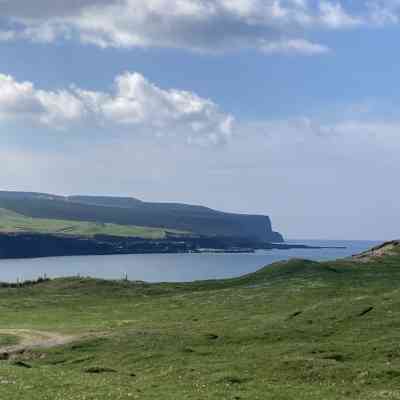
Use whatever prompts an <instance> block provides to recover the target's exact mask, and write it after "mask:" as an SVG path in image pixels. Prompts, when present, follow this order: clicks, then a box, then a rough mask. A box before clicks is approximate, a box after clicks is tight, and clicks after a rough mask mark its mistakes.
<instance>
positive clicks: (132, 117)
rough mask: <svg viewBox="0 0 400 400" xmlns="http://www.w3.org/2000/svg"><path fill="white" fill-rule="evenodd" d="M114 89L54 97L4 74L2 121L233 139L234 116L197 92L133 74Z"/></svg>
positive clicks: (195, 139) (197, 139)
mask: <svg viewBox="0 0 400 400" xmlns="http://www.w3.org/2000/svg"><path fill="white" fill-rule="evenodd" d="M114 86H115V88H114V90H113V91H112V92H110V93H106V92H95V91H88V90H84V89H81V88H77V87H74V86H72V87H70V88H68V89H66V90H59V91H54V92H52V91H44V90H38V89H36V88H35V86H34V84H33V83H31V82H18V81H16V80H15V79H14V78H13V77H11V76H7V75H0V119H1V118H3V119H17V120H23V121H26V119H30V120H31V121H34V122H37V123H41V124H45V125H49V126H52V127H56V128H63V127H68V126H70V125H71V124H74V123H75V124H77V123H83V122H85V123H92V124H97V125H98V126H103V128H104V129H108V128H119V129H123V130H126V129H128V130H132V131H133V130H136V131H138V132H139V131H140V132H144V133H149V132H151V133H155V134H157V135H165V136H169V135H174V136H177V137H184V138H185V140H187V141H189V142H191V143H197V144H219V143H222V142H225V141H226V140H228V139H229V137H230V136H231V134H232V125H233V122H234V119H233V117H232V116H231V115H229V114H226V113H223V112H222V111H220V109H219V107H218V106H217V105H216V104H215V103H213V102H212V101H211V100H208V99H204V98H201V97H199V96H198V95H196V94H195V93H192V92H188V91H183V90H177V89H170V90H164V89H161V88H159V87H157V86H156V85H155V84H153V83H151V82H149V81H148V80H147V79H146V78H145V77H144V76H143V75H141V74H139V73H129V72H126V73H124V74H122V75H120V76H117V77H116V79H115V84H114Z"/></svg>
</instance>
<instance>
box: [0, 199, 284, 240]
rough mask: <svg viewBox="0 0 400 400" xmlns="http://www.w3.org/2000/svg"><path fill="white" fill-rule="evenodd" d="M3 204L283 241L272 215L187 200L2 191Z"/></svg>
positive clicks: (63, 216)
mask: <svg viewBox="0 0 400 400" xmlns="http://www.w3.org/2000/svg"><path fill="white" fill-rule="evenodd" d="M0 208H4V209H7V210H12V211H14V212H16V213H18V214H22V215H25V216H27V217H32V218H41V219H55V220H63V221H65V220H67V221H82V222H95V223H105V224H117V225H130V226H146V227H152V228H162V229H167V230H178V231H187V232H193V233H195V234H197V235H206V236H225V237H238V238H252V239H253V240H258V241H265V242H282V241H283V238H282V236H281V235H280V234H279V233H277V232H274V231H273V230H272V226H271V220H270V218H269V217H268V216H262V215H245V214H231V213H225V212H221V211H216V210H212V209H210V208H207V207H201V206H192V205H187V204H175V203H148V202H144V201H140V200H137V199H134V198H124V197H122V198H121V197H96V196H67V197H64V196H56V195H51V194H44V193H24V192H2V191H0Z"/></svg>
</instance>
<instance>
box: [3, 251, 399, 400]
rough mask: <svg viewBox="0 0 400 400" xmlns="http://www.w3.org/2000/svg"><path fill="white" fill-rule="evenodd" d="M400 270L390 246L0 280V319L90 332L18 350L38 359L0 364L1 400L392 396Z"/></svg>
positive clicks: (13, 324) (26, 326)
mask: <svg viewBox="0 0 400 400" xmlns="http://www.w3.org/2000/svg"><path fill="white" fill-rule="evenodd" d="M188 267H190V266H188ZM399 282H400V253H397V254H394V255H390V256H385V257H382V258H379V259H376V260H373V261H371V262H369V263H355V262H350V261H337V262H328V263H315V262H308V261H300V260H294V261H291V262H288V263H278V264H275V265H274V266H272V267H269V268H266V269H263V270H261V271H259V272H258V273H256V274H252V275H248V276H245V277H242V278H238V279H234V280H226V281H215V282H212V281H211V282H197V283H193V284H158V285H146V284H140V283H138V284H134V283H129V282H105V281H96V280H85V279H82V280H80V279H60V280H55V281H51V282H46V283H41V284H39V285H36V286H33V287H24V288H18V289H10V288H3V289H0V310H1V312H0V327H1V328H3V329H7V328H13V329H17V328H19V329H35V330H44V331H56V332H60V333H62V332H64V333H77V334H88V333H90V334H91V335H94V336H93V337H92V338H91V339H84V340H81V341H80V342H78V343H75V344H70V345H66V346H64V347H59V348H54V349H51V350H40V351H39V350H38V351H35V352H28V353H26V354H22V355H20V356H19V358H20V359H22V360H24V361H25V362H26V363H28V364H29V365H30V366H32V368H26V367H23V366H18V365H16V364H15V363H14V362H13V361H2V362H0V398H15V399H16V398H18V399H20V400H25V399H26V400H28V399H29V400H36V399H41V400H42V399H49V400H50V399H51V400H54V399H63V400H64V399H65V400H69V399H74V400H78V399H86V400H88V399H93V400H94V399H96V400H102V399H113V400H114V399H144V400H147V399H163V400H177V399H179V400H181V399H199V400H200V399H202V400H203V399H249V400H257V399H260V400H261V399H263V400H264V399H274V400H279V399H282V400H283V399H300V400H301V399H304V400H305V399H307V400H310V399H311V400H313V399H315V400H317V399H318V400H321V399H323V400H325V399H327V400H329V399H332V400H333V399H335V400H337V399H360V400H361V399H363V400H369V399H371V400H372V399H399V398H400V345H399V343H400V286H399ZM371 307H373V309H372V310H371V309H370V308H371ZM368 310H369V312H368ZM0 333H1V332H0ZM91 368H92V372H93V371H96V369H97V372H99V368H100V369H101V368H104V369H106V371H103V373H88V372H85V371H88V370H89V371H90V370H91ZM93 368H94V370H93ZM113 371H114V372H113Z"/></svg>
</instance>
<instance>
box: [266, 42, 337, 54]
mask: <svg viewBox="0 0 400 400" xmlns="http://www.w3.org/2000/svg"><path fill="white" fill-rule="evenodd" d="M261 49H262V51H264V52H265V53H284V54H285V53H290V54H304V55H309V56H312V55H316V54H326V53H329V52H330V49H329V48H328V47H326V46H323V45H320V44H318V43H312V42H309V41H307V40H304V39H292V40H286V41H279V42H270V43H266V44H265V45H264V46H261Z"/></svg>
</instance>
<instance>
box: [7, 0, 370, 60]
mask: <svg viewBox="0 0 400 400" xmlns="http://www.w3.org/2000/svg"><path fill="white" fill-rule="evenodd" d="M39 11H40V12H39ZM42 11H43V12H42ZM0 15H1V16H2V20H3V22H6V23H7V24H8V26H11V27H12V29H11V30H10V29H8V31H7V32H8V34H4V35H3V38H2V35H0V40H2V39H3V40H11V37H13V38H20V39H30V40H38V41H45V42H51V41H54V40H55V39H56V38H58V37H63V38H71V37H78V38H79V39H80V40H81V41H82V42H85V43H91V44H94V45H97V46H100V47H124V48H131V47H174V48H184V49H190V50H194V51H202V52H204V51H205V52H217V51H226V50H233V49H238V48H255V49H264V48H265V47H267V48H268V47H272V48H273V49H274V52H276V51H280V50H282V51H283V52H284V53H286V52H288V51H294V52H295V53H303V52H304V53H305V54H308V55H309V54H317V53H318V54H320V53H322V52H325V51H321V50H322V49H324V47H323V46H320V47H319V48H318V46H319V45H317V44H313V45H312V46H311V45H307V46H304V43H303V45H299V43H301V42H302V41H304V34H305V32H308V31H311V32H312V31H314V30H316V29H345V28H349V27H354V26H356V25H358V24H360V23H361V22H362V19H363V18H362V17H360V16H355V15H353V14H352V12H351V10H350V11H349V10H347V9H346V8H345V7H344V6H343V4H342V2H341V1H339V0H337V1H332V0H323V1H322V0H233V1H232V0H110V1H105V0H76V1H70V2H65V1H63V0H57V1H54V0H38V1H35V2H34V4H33V2H32V1H31V0H4V1H2V2H0ZM11 32H12V33H11ZM277 43H281V45H277ZM282 43H286V46H284V45H282Z"/></svg>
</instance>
